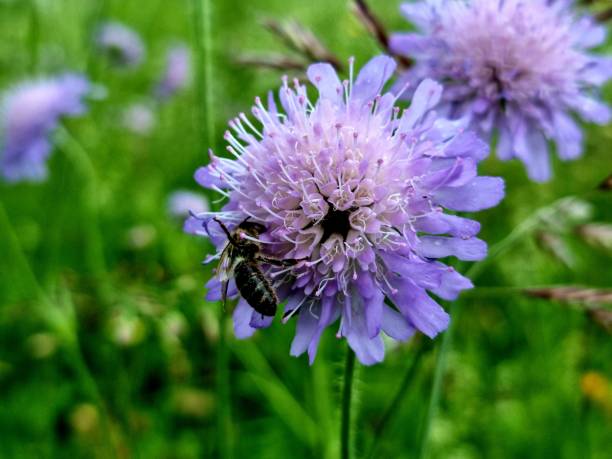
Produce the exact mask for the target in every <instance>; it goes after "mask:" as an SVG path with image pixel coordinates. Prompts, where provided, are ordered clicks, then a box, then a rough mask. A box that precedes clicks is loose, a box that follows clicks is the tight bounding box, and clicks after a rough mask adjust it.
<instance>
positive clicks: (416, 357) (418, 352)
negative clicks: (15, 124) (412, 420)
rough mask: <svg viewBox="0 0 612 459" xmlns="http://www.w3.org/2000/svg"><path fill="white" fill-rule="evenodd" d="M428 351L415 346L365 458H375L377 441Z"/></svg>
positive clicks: (426, 347) (420, 346)
mask: <svg viewBox="0 0 612 459" xmlns="http://www.w3.org/2000/svg"><path fill="white" fill-rule="evenodd" d="M428 349H429V345H428V344H427V343H424V342H420V343H418V344H417V348H416V349H415V350H414V351H415V352H414V353H413V356H412V361H411V362H410V365H408V370H407V371H406V373H405V374H404V378H403V379H402V382H401V383H400V385H399V388H398V389H397V392H396V393H395V396H394V397H393V399H392V400H391V403H390V404H389V405H388V406H387V409H386V410H385V411H384V413H383V415H382V416H381V418H380V421H378V424H376V426H375V427H374V432H373V434H372V436H373V439H372V444H371V446H370V450H369V452H368V454H367V455H366V457H367V458H370V459H374V457H376V453H377V451H378V446H379V440H380V438H381V437H382V434H383V432H384V431H385V430H386V428H387V425H388V424H389V423H390V421H391V420H392V419H393V416H394V414H395V413H396V412H397V411H398V410H399V408H400V405H401V403H402V400H403V399H404V396H405V395H406V393H407V392H408V388H409V387H410V383H411V382H412V381H413V380H414V374H415V372H416V369H417V368H418V363H419V361H420V360H421V356H422V355H423V354H424V353H425V352H426V350H428Z"/></svg>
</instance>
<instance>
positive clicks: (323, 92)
mask: <svg viewBox="0 0 612 459" xmlns="http://www.w3.org/2000/svg"><path fill="white" fill-rule="evenodd" d="M307 75H308V79H309V80H310V82H311V83H312V84H313V85H315V86H316V87H317V89H318V90H319V94H320V96H321V98H324V99H329V100H331V101H332V102H334V103H335V104H338V103H340V102H342V97H343V87H342V83H341V82H340V78H338V74H337V73H336V70H335V69H334V68H333V67H332V66H331V65H330V64H327V63H323V64H313V65H311V66H309V67H308V71H307Z"/></svg>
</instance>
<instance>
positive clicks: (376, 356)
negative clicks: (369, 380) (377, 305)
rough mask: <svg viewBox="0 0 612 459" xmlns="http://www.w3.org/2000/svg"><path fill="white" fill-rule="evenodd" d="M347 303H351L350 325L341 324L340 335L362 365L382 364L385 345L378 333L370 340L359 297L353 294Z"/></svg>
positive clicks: (349, 306)
mask: <svg viewBox="0 0 612 459" xmlns="http://www.w3.org/2000/svg"><path fill="white" fill-rule="evenodd" d="M347 301H348V302H349V303H351V304H350V305H348V308H350V309H351V317H350V320H349V321H347V320H346V317H345V322H350V324H348V325H347V324H346V323H345V324H343V328H342V333H343V335H344V336H346V340H347V341H348V343H349V346H350V347H351V349H353V351H354V352H355V355H356V356H357V358H358V359H359V361H360V362H361V363H362V364H363V365H373V364H375V363H378V362H382V360H383V358H384V356H385V345H384V343H383V340H382V336H381V335H380V333H379V334H378V335H377V336H376V337H375V338H371V337H370V335H369V333H368V326H367V320H366V316H365V313H364V305H363V302H362V299H361V297H359V296H358V295H356V294H353V295H352V296H351V297H350V298H347Z"/></svg>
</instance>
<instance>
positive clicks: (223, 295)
mask: <svg viewBox="0 0 612 459" xmlns="http://www.w3.org/2000/svg"><path fill="white" fill-rule="evenodd" d="M228 288H229V281H223V282H222V283H221V300H222V301H223V311H225V304H226V303H227V290H228Z"/></svg>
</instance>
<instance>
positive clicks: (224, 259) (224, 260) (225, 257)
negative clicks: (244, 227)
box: [217, 243, 232, 311]
mask: <svg viewBox="0 0 612 459" xmlns="http://www.w3.org/2000/svg"><path fill="white" fill-rule="evenodd" d="M230 250H231V244H229V243H228V244H227V245H226V246H225V248H224V249H223V252H221V256H220V257H219V264H218V265H217V275H218V276H219V280H220V281H221V301H222V302H223V310H224V311H225V304H226V303H227V289H228V286H229V279H230V277H231V272H230V269H231V264H232V257H231V256H230V253H229V252H230Z"/></svg>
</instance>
